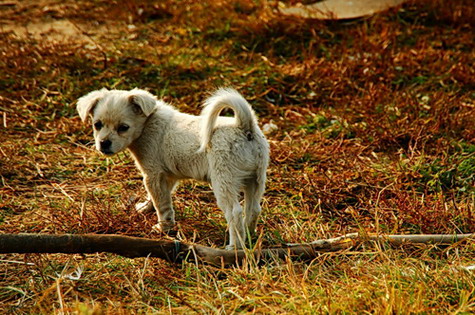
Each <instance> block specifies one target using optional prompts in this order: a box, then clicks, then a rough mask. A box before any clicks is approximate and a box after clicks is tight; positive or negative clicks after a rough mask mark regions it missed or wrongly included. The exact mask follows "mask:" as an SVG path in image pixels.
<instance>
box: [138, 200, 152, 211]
mask: <svg viewBox="0 0 475 315" xmlns="http://www.w3.org/2000/svg"><path fill="white" fill-rule="evenodd" d="M135 210H137V212H139V213H149V212H152V211H153V210H154V208H153V203H152V201H151V200H147V201H144V202H139V203H138V204H136V205H135Z"/></svg>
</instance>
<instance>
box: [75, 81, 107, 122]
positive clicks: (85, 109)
mask: <svg viewBox="0 0 475 315" xmlns="http://www.w3.org/2000/svg"><path fill="white" fill-rule="evenodd" d="M107 91H108V90H107V89H106V88H103V89H101V90H97V91H93V92H91V93H89V94H87V95H84V96H83V97H81V98H80V99H79V100H78V103H77V105H76V109H77V111H78V113H79V117H81V120H82V121H86V119H87V116H89V114H90V113H91V112H92V111H93V110H94V107H95V106H96V105H97V103H99V101H100V100H101V98H102V97H103V96H104V94H105V93H106V92H107Z"/></svg>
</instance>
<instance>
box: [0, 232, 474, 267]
mask: <svg viewBox="0 0 475 315" xmlns="http://www.w3.org/2000/svg"><path fill="white" fill-rule="evenodd" d="M474 236H475V234H453V235H452V234H449V235H371V234H370V235H359V234H357V233H354V234H347V235H343V236H340V237H336V238H330V239H324V240H317V241H314V242H311V243H306V244H286V245H284V246H282V247H272V248H255V249H253V250H224V249H218V248H212V247H207V246H202V245H197V244H188V243H184V242H179V241H171V240H154V239H147V238H140V237H131V236H122V235H114V234H100V235H97V234H61V235H49V234H0V253H23V254H24V253H65V254H88V253H98V252H107V253H114V254H118V255H121V256H124V257H129V258H134V257H147V256H150V257H158V258H161V259H164V260H166V261H169V262H175V263H176V262H181V261H182V260H184V259H186V260H188V261H201V262H205V263H208V264H212V265H218V266H230V265H235V264H239V263H241V262H243V261H244V260H245V259H246V258H249V257H252V256H253V257H254V258H255V259H256V260H258V261H261V260H267V259H275V258H287V257H288V258H291V259H298V260H311V259H314V258H316V257H317V256H318V254H319V253H323V252H334V251H340V250H344V249H350V248H352V247H355V246H357V245H359V244H361V243H363V242H364V241H366V240H372V241H387V242H389V243H390V244H394V245H400V244H403V243H435V244H450V243H454V242H457V241H461V240H464V239H467V238H472V237H474Z"/></svg>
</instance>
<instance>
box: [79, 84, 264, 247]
mask: <svg viewBox="0 0 475 315" xmlns="http://www.w3.org/2000/svg"><path fill="white" fill-rule="evenodd" d="M224 108H231V109H232V110H233V111H234V115H235V117H222V116H219V114H220V112H221V111H222V110H223V109H224ZM77 110H78V113H79V115H80V117H81V119H82V120H83V121H86V120H87V118H88V116H91V117H92V122H93V125H94V138H95V144H96V148H97V150H99V151H101V152H103V153H104V154H107V155H111V154H115V153H117V152H120V151H122V150H124V149H126V148H127V149H129V151H130V152H131V153H132V156H133V157H134V159H135V162H136V165H137V167H138V168H139V169H140V171H141V172H142V174H143V178H144V184H145V188H146V190H147V192H148V196H149V201H146V202H144V203H141V204H139V205H138V206H139V208H142V209H144V210H145V209H151V208H152V207H154V208H155V209H156V211H157V215H158V224H157V226H156V227H157V228H159V229H161V230H162V231H165V232H166V231H168V230H170V229H171V228H172V227H173V226H174V224H175V214H174V211H173V206H172V200H171V193H172V191H173V189H174V188H175V185H176V183H177V181H178V180H181V179H185V178H194V179H197V180H201V181H206V182H210V183H211V185H212V187H213V191H214V194H215V196H216V199H217V203H218V206H219V207H220V208H221V209H222V210H223V211H224V215H225V217H226V220H227V223H228V229H229V245H228V246H227V248H228V249H231V248H242V247H243V246H244V244H245V240H246V235H247V232H250V233H252V232H253V231H254V229H255V226H256V221H257V218H258V215H259V213H260V212H261V206H260V202H261V199H262V195H263V193H264V189H265V180H266V169H267V166H268V162H269V145H268V143H267V141H266V139H265V137H264V135H263V133H262V132H261V130H260V129H259V127H258V125H257V119H256V117H255V114H254V112H253V110H252V108H251V106H250V105H249V104H248V102H247V101H246V100H245V99H244V98H243V97H242V96H241V95H240V94H239V93H238V92H237V91H235V90H233V89H220V90H218V91H216V92H215V93H214V94H213V95H212V96H211V97H210V98H208V99H207V100H206V102H205V106H204V109H203V111H202V113H201V115H200V116H193V115H188V114H184V113H181V112H179V111H178V110H176V109H175V108H174V107H172V106H170V105H168V104H166V103H164V102H162V101H160V100H157V99H156V98H155V96H153V95H152V94H150V93H149V92H147V91H144V90H139V89H134V90H131V91H120V90H110V91H109V90H107V89H102V90H98V91H94V92H91V93H89V94H87V95H85V96H83V97H81V98H80V99H79V100H78V103H77ZM241 191H243V192H244V202H245V203H244V211H243V209H242V207H241V205H240V202H239V199H240V192H241Z"/></svg>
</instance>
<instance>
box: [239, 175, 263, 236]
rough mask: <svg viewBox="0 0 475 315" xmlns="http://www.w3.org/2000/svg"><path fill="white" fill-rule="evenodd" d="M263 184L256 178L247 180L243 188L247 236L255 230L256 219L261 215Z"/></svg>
mask: <svg viewBox="0 0 475 315" xmlns="http://www.w3.org/2000/svg"><path fill="white" fill-rule="evenodd" d="M264 190H265V183H264V181H258V180H257V179H256V178H252V179H249V180H247V181H246V182H245V186H244V216H245V222H246V228H247V229H248V231H249V234H251V235H252V234H253V233H254V232H255V230H256V224H257V218H258V217H259V214H260V213H261V199H262V195H263V194H264Z"/></svg>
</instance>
